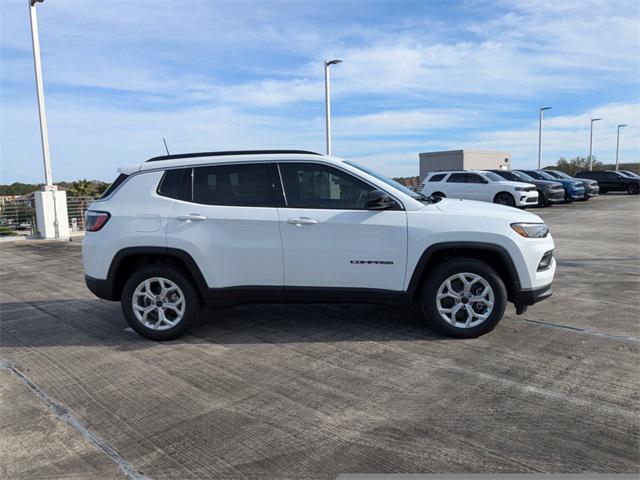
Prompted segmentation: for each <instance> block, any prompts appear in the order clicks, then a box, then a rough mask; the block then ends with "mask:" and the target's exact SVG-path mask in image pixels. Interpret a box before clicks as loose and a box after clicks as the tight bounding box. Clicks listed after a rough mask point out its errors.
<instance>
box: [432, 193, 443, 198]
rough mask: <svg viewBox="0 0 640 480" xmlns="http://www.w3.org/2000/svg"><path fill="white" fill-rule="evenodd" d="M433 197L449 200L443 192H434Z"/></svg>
mask: <svg viewBox="0 0 640 480" xmlns="http://www.w3.org/2000/svg"><path fill="white" fill-rule="evenodd" d="M431 196H433V197H440V198H447V196H446V195H445V194H444V193H442V192H433V194H432V195H431Z"/></svg>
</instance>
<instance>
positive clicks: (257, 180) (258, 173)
mask: <svg viewBox="0 0 640 480" xmlns="http://www.w3.org/2000/svg"><path fill="white" fill-rule="evenodd" d="M272 171H273V170H272V166H271V165H269V164H266V163H253V164H236V165H216V166H207V167H197V168H194V169H193V201H194V202H195V203H202V204H205V205H226V206H235V207H275V206H279V202H278V197H277V194H276V186H275V185H274V181H273V175H272Z"/></svg>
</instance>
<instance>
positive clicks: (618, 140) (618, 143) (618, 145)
mask: <svg viewBox="0 0 640 480" xmlns="http://www.w3.org/2000/svg"><path fill="white" fill-rule="evenodd" d="M626 126H627V124H626V123H623V124H621V125H618V135H617V136H616V172H617V171H618V153H619V152H620V129H621V128H622V127H626Z"/></svg>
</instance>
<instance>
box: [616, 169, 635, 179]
mask: <svg viewBox="0 0 640 480" xmlns="http://www.w3.org/2000/svg"><path fill="white" fill-rule="evenodd" d="M618 173H620V174H622V175H624V176H625V177H628V178H638V177H639V176H640V175H638V174H637V173H634V172H629V171H627V170H619V171H618Z"/></svg>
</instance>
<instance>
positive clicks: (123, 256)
mask: <svg viewBox="0 0 640 480" xmlns="http://www.w3.org/2000/svg"><path fill="white" fill-rule="evenodd" d="M153 264H165V265H166V264H169V265H173V266H176V267H178V268H179V269H180V270H182V271H183V272H184V273H185V274H187V275H188V276H189V277H190V279H191V280H192V281H193V283H194V285H195V287H196V290H197V291H198V292H199V294H200V296H202V295H203V292H204V291H205V290H206V288H207V284H206V281H205V279H204V276H203V275H202V272H201V271H200V268H199V267H198V265H197V264H196V262H195V261H194V260H193V258H192V257H191V255H189V254H188V253H187V252H185V251H184V250H180V249H177V248H167V247H128V248H124V249H122V250H120V251H119V252H118V253H117V254H116V255H115V256H114V257H113V260H112V261H111V265H110V266H109V273H108V275H107V278H108V279H109V282H110V284H111V285H110V288H109V290H110V295H109V296H110V297H111V298H110V299H111V300H120V296H121V294H122V288H123V287H124V284H125V282H126V280H127V278H129V276H130V275H131V273H132V272H134V271H135V270H136V269H137V268H140V267H142V266H147V265H153Z"/></svg>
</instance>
